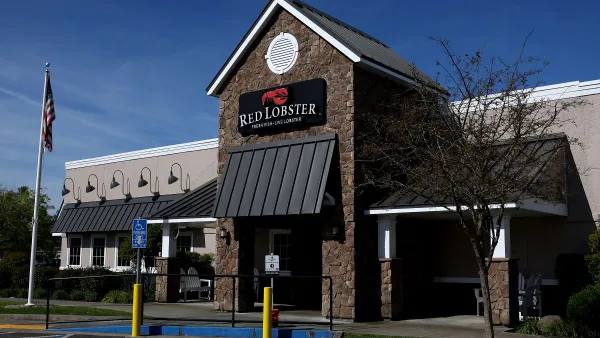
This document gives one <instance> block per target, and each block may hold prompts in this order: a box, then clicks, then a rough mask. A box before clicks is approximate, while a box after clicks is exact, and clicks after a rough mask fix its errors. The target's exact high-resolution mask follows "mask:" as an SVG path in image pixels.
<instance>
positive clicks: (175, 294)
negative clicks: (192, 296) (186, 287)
mask: <svg viewBox="0 0 600 338" xmlns="http://www.w3.org/2000/svg"><path fill="white" fill-rule="evenodd" d="M156 273H157V274H179V273H180V272H179V259H178V258H175V257H156ZM179 279H180V278H179V276H156V293H155V299H156V301H157V302H161V303H176V302H177V301H179Z"/></svg>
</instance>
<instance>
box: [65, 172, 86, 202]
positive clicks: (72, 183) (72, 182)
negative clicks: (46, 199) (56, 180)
mask: <svg viewBox="0 0 600 338" xmlns="http://www.w3.org/2000/svg"><path fill="white" fill-rule="evenodd" d="M67 180H70V181H71V186H72V189H73V199H74V200H75V201H77V203H80V202H81V187H78V191H79V197H76V196H75V181H73V179H71V178H69V177H67V178H65V180H64V181H63V188H62V192H61V194H62V195H63V196H66V195H67V194H68V193H70V192H71V190H69V189H67V187H66V185H65V182H67Z"/></svg>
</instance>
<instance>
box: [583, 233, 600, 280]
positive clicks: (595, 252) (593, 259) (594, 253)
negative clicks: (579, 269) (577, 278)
mask: <svg viewBox="0 0 600 338" xmlns="http://www.w3.org/2000/svg"><path fill="white" fill-rule="evenodd" d="M588 245H589V247H590V253H589V254H587V255H586V256H585V261H586V264H587V267H588V271H589V273H590V275H591V276H592V278H593V279H594V282H595V283H596V284H600V229H596V231H594V232H593V233H591V234H590V238H589V241H588Z"/></svg>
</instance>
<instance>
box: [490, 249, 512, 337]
mask: <svg viewBox="0 0 600 338" xmlns="http://www.w3.org/2000/svg"><path fill="white" fill-rule="evenodd" d="M517 263H518V260H517V259H515V258H494V259H492V264H491V265H490V270H489V273H488V279H489V285H490V297H491V301H492V321H493V323H494V324H495V325H500V324H501V325H505V326H513V325H515V324H517V322H518V320H519V290H518V282H519V271H518V264H517Z"/></svg>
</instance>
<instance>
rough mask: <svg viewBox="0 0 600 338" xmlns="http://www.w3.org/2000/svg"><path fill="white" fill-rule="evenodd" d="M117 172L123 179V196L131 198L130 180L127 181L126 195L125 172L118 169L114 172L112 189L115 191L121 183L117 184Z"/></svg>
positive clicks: (111, 183)
mask: <svg viewBox="0 0 600 338" xmlns="http://www.w3.org/2000/svg"><path fill="white" fill-rule="evenodd" d="M117 171H118V172H120V173H121V177H122V178H123V186H122V187H121V190H122V192H123V195H125V198H131V190H130V189H129V179H127V193H126V192H125V174H123V172H122V171H121V170H119V169H117V170H115V172H113V177H112V182H110V188H111V189H114V188H116V187H118V186H119V185H120V184H119V182H117V180H115V173H116V172H117Z"/></svg>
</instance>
